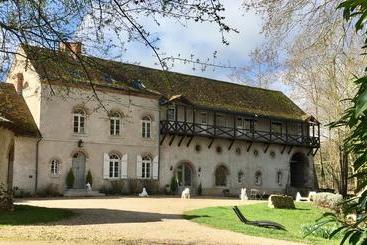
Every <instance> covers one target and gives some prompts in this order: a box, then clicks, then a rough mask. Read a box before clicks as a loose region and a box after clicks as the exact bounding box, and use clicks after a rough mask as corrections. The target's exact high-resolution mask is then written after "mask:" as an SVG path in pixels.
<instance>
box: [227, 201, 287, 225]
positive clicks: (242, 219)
mask: <svg viewBox="0 0 367 245" xmlns="http://www.w3.org/2000/svg"><path fill="white" fill-rule="evenodd" d="M233 211H234V212H235V213H236V215H237V217H238V218H239V220H241V222H242V223H244V224H246V225H254V226H259V227H265V228H274V229H278V230H284V231H286V229H285V227H284V226H283V225H281V224H279V223H276V222H273V221H267V220H259V221H250V220H248V219H246V218H245V216H243V214H242V213H241V211H240V209H239V208H238V207H237V206H234V207H233Z"/></svg>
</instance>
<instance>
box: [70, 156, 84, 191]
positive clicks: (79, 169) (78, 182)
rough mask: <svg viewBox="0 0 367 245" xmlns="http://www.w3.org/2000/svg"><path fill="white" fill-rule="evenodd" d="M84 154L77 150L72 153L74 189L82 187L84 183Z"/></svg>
mask: <svg viewBox="0 0 367 245" xmlns="http://www.w3.org/2000/svg"><path fill="white" fill-rule="evenodd" d="M85 161H86V157H85V154H84V153H82V152H77V153H75V154H74V155H73V162H72V169H73V173H74V176H75V181H74V186H73V188H75V189H83V188H84V185H85Z"/></svg>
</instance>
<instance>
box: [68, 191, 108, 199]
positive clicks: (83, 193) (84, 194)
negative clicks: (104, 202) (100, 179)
mask: <svg viewBox="0 0 367 245" xmlns="http://www.w3.org/2000/svg"><path fill="white" fill-rule="evenodd" d="M64 196H65V197H100V196H105V194H104V193H100V192H98V191H87V190H86V189H68V190H66V191H64Z"/></svg>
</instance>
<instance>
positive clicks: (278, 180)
mask: <svg viewBox="0 0 367 245" xmlns="http://www.w3.org/2000/svg"><path fill="white" fill-rule="evenodd" d="M277 183H278V185H282V171H280V170H278V171H277Z"/></svg>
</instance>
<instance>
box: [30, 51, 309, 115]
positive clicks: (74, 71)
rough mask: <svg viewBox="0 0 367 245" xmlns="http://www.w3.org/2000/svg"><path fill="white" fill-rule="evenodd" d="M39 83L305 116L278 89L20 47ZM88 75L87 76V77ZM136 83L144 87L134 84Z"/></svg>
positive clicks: (258, 112) (250, 111)
mask: <svg viewBox="0 0 367 245" xmlns="http://www.w3.org/2000/svg"><path fill="white" fill-rule="evenodd" d="M23 49H24V50H25V51H26V54H27V57H28V58H29V59H30V61H31V63H32V65H33V66H34V67H35V69H36V71H37V73H38V74H39V76H40V78H41V81H47V82H51V83H56V82H59V83H60V82H61V83H64V82H67V83H74V84H80V83H88V82H90V81H92V82H93V84H98V85H103V86H109V87H115V88H119V89H126V90H131V91H139V92H141V93H159V94H160V95H162V96H164V97H165V98H167V99H170V98H172V97H173V96H178V95H180V96H182V97H184V98H185V99H186V100H188V101H190V102H191V103H192V104H194V105H196V106H201V107H207V108H213V109H219V110H226V111H233V112H238V113H249V114H256V115H259V116H269V117H276V118H284V119H294V120H305V119H306V118H307V115H306V113H305V112H303V111H302V110H301V109H300V108H299V107H298V106H297V105H296V104H295V103H293V101H292V100H290V99H289V98H288V97H287V96H285V95H284V94H283V93H282V92H280V91H274V90H267V89H261V88H255V87H250V86H245V85H240V84H234V83H229V82H223V81H217V80H213V79H208V78H203V77H197V76H190V75H185V74H180V73H175V72H163V71H161V70H158V69H152V68H147V67H143V66H138V65H132V64H126V63H121V62H116V61H110V60H103V59H100V58H96V57H91V56H81V57H82V59H83V61H84V65H81V64H80V62H78V61H77V60H75V59H74V58H73V57H71V55H68V54H67V53H65V52H60V51H52V50H49V49H44V48H39V47H34V46H23ZM87 74H88V75H87ZM136 81H140V82H141V83H142V84H143V85H144V86H145V88H137V87H136V86H134V84H136Z"/></svg>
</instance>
